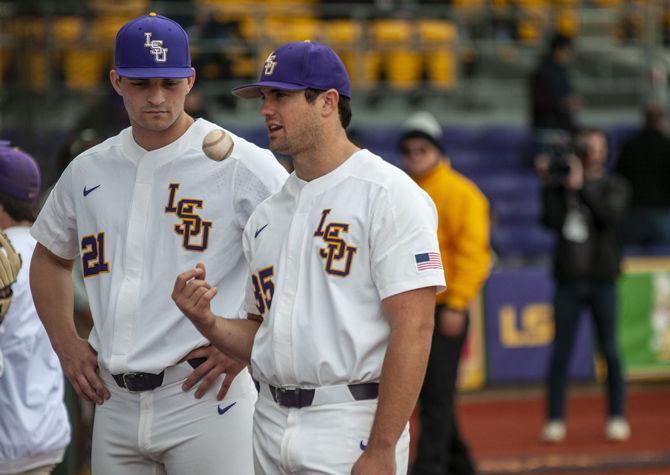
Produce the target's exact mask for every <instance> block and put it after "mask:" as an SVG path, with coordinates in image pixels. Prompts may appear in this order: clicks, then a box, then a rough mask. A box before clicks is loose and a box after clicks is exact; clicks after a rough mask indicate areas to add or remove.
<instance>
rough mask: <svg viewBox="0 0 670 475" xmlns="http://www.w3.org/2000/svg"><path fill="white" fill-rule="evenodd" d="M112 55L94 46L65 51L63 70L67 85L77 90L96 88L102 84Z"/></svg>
mask: <svg viewBox="0 0 670 475" xmlns="http://www.w3.org/2000/svg"><path fill="white" fill-rule="evenodd" d="M110 60H111V57H110V55H109V53H108V52H105V51H104V50H102V51H101V50H99V49H93V48H72V49H69V50H68V51H66V52H65V57H64V60H63V72H64V74H65V85H66V86H67V87H68V88H70V89H72V90H75V91H86V90H91V89H95V88H96V87H99V86H100V85H101V82H102V79H103V77H104V72H105V68H106V67H107V66H108V65H109V61H110Z"/></svg>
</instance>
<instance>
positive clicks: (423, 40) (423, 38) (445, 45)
mask: <svg viewBox="0 0 670 475" xmlns="http://www.w3.org/2000/svg"><path fill="white" fill-rule="evenodd" d="M417 26H418V31H419V40H420V44H421V50H422V51H423V59H424V64H425V68H426V73H427V76H428V81H429V83H430V85H431V86H432V87H433V88H435V89H440V90H446V89H452V88H453V87H454V86H455V85H456V82H457V70H458V66H457V65H458V61H457V59H456V58H457V55H456V51H455V46H456V44H455V43H456V39H457V36H458V32H457V29H456V26H455V25H454V24H453V23H452V22H450V21H447V20H420V21H419V23H418V25H417Z"/></svg>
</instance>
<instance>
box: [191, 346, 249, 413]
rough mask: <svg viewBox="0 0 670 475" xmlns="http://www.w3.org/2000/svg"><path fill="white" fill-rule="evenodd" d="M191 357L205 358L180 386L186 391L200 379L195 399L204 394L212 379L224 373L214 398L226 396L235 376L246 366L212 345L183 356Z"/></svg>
mask: <svg viewBox="0 0 670 475" xmlns="http://www.w3.org/2000/svg"><path fill="white" fill-rule="evenodd" d="M192 358H206V360H205V362H204V363H202V364H201V365H200V366H198V367H197V368H196V369H195V370H193V372H192V373H191V375H190V376H189V377H188V378H186V381H184V384H183V385H182V387H181V388H182V390H184V391H188V390H189V389H191V388H192V387H193V386H195V385H196V384H197V383H198V381H200V385H199V386H198V389H197V390H196V391H195V397H196V399H200V398H201V397H202V396H204V395H205V393H206V392H207V391H209V388H210V387H211V386H212V384H214V381H216V379H217V378H218V377H219V376H220V375H221V374H223V373H225V374H226V376H225V377H224V378H223V383H221V387H220V388H219V392H218V393H217V395H216V398H217V399H218V400H219V401H220V400H222V399H223V398H224V397H225V396H226V393H227V392H228V389H229V388H230V385H231V384H232V383H233V380H234V379H235V376H237V375H238V373H239V372H240V371H242V370H243V369H244V367H245V366H246V365H245V364H244V363H243V362H241V361H239V360H236V359H235V358H231V357H230V356H228V355H226V354H225V353H222V352H221V351H219V350H218V349H216V347H215V346H214V345H208V346H203V347H200V348H196V349H195V350H193V351H191V352H190V353H189V354H187V355H186V356H185V357H184V360H190V359H192Z"/></svg>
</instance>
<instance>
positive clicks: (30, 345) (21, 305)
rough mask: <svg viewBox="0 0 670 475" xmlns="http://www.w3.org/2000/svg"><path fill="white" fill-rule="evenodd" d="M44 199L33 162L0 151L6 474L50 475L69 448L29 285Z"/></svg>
mask: <svg viewBox="0 0 670 475" xmlns="http://www.w3.org/2000/svg"><path fill="white" fill-rule="evenodd" d="M39 191H40V171H39V168H38V166H37V163H36V162H35V160H34V159H33V158H32V157H31V156H29V155H28V154H26V153H24V152H22V151H20V150H18V149H15V148H11V147H9V146H8V144H6V143H5V144H0V230H4V232H6V233H7V234H6V236H5V235H4V234H3V233H2V231H0V280H1V281H2V284H1V285H0V287H2V288H5V284H7V283H8V282H11V280H13V279H11V280H9V281H5V280H4V279H5V278H6V277H7V276H10V277H11V276H15V277H16V282H15V283H13V284H12V285H11V295H10V297H11V302H8V301H7V300H5V302H4V303H5V304H7V303H8V304H9V305H3V309H4V310H6V314H5V318H4V320H2V315H1V314H2V312H0V320H2V324H1V325H0V360H2V363H3V364H0V473H27V472H30V473H31V474H36V475H41V474H47V473H51V470H52V468H53V467H54V465H55V464H57V463H59V462H60V461H61V460H63V454H64V452H65V447H67V445H68V444H69V442H70V423H69V421H68V416H67V411H66V409H65V404H64V403H63V372H62V370H61V367H60V364H59V363H58V358H57V357H56V354H55V353H54V352H53V349H52V348H51V344H50V343H49V338H48V336H47V334H46V332H45V331H44V327H43V326H42V323H41V322H40V320H39V318H38V316H37V312H36V310H35V306H34V305H33V299H32V296H31V294H30V287H29V283H28V269H29V268H30V259H31V256H32V254H33V249H34V248H35V244H36V243H35V240H34V239H33V238H32V237H31V236H30V232H29V230H30V225H31V224H32V222H33V220H34V219H35V210H36V207H37V198H38V195H39ZM10 240H11V243H10ZM19 255H20V256H21V258H19ZM4 310H3V311H4ZM3 367H4V368H3Z"/></svg>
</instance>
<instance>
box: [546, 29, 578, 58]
mask: <svg viewBox="0 0 670 475" xmlns="http://www.w3.org/2000/svg"><path fill="white" fill-rule="evenodd" d="M573 46H574V43H573V41H572V37H571V36H568V35H565V34H563V33H556V34H555V35H554V36H552V37H551V40H550V41H549V53H550V54H554V53H555V52H556V51H558V50H559V49H564V48H572V47H573Z"/></svg>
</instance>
